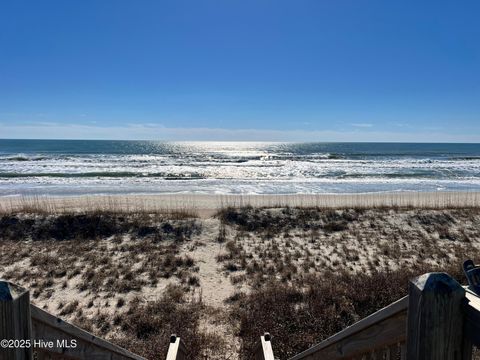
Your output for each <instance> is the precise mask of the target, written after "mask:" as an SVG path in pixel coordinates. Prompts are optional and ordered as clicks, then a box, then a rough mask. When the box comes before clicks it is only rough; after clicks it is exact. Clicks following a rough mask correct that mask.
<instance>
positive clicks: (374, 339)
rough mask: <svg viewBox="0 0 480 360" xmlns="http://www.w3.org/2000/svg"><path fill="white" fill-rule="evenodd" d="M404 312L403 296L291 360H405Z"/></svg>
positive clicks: (405, 304)
mask: <svg viewBox="0 0 480 360" xmlns="http://www.w3.org/2000/svg"><path fill="white" fill-rule="evenodd" d="M407 308H408V297H407V296H405V297H404V298H402V299H400V300H398V301H396V302H394V303H392V304H390V305H388V306H387V307H385V308H383V309H382V310H380V311H377V312H376V313H374V314H372V315H370V316H368V317H366V318H364V319H362V320H360V321H359V322H357V323H355V324H353V325H352V326H350V327H348V328H346V329H345V330H343V331H341V332H339V333H337V334H335V335H333V336H331V337H329V338H328V339H326V340H324V341H322V342H321V343H319V344H318V345H315V346H313V347H311V348H310V349H308V350H305V351H304V352H302V353H300V354H298V355H296V356H294V357H292V358H291V359H290V360H300V359H332V360H333V359H349V358H351V357H354V356H359V357H360V358H361V356H362V355H365V354H372V353H375V352H376V353H379V352H383V353H386V354H387V359H397V358H398V359H404V358H405V353H406V352H405V347H406V345H405V341H406V331H405V330H406V326H405V325H406V321H407ZM379 355H380V354H379ZM388 356H389V357H388ZM379 359H383V357H379Z"/></svg>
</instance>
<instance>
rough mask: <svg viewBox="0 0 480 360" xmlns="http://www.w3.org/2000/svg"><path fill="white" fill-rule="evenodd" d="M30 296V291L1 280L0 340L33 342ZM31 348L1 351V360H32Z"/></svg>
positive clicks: (16, 347) (2, 349)
mask: <svg viewBox="0 0 480 360" xmlns="http://www.w3.org/2000/svg"><path fill="white" fill-rule="evenodd" d="M31 334H32V330H31V324H30V295H29V293H28V290H26V289H24V288H21V287H20V286H17V285H15V284H12V283H10V282H8V281H4V280H0V340H4V341H5V340H23V341H31ZM31 359H32V349H31V347H19V346H15V347H12V348H6V347H3V346H2V348H1V349H0V360H31Z"/></svg>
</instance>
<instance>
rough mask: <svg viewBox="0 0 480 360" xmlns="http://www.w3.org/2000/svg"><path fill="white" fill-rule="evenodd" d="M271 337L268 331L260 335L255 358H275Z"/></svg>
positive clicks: (273, 359) (269, 359) (259, 359)
mask: <svg viewBox="0 0 480 360" xmlns="http://www.w3.org/2000/svg"><path fill="white" fill-rule="evenodd" d="M271 339H272V337H271V335H270V334H269V333H265V334H263V335H262V336H260V342H259V343H258V344H257V347H256V349H255V360H275V358H274V356H273V349H272V343H271Z"/></svg>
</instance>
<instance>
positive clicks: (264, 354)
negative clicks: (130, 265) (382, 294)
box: [0, 273, 480, 360]
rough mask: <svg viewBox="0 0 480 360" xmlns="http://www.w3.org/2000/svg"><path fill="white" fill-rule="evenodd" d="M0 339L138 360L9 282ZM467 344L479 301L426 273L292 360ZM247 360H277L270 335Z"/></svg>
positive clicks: (458, 353)
mask: <svg viewBox="0 0 480 360" xmlns="http://www.w3.org/2000/svg"><path fill="white" fill-rule="evenodd" d="M477 289H478V288H477ZM2 339H11V340H20V341H22V340H30V341H33V340H37V341H43V346H35V347H33V346H30V347H18V346H16V347H12V348H9V347H3V348H1V349H0V360H20V359H22V360H23V359H26V360H30V359H33V358H35V359H39V360H43V359H112V360H117V359H119V360H125V359H135V360H143V358H142V357H140V356H138V355H135V354H132V353H130V352H129V351H127V350H125V349H123V348H121V347H119V346H116V345H114V344H112V343H110V342H108V341H106V340H103V339H100V338H98V337H96V336H94V335H92V334H90V333H88V332H86V331H84V330H81V329H79V328H78V327H76V326H74V325H72V324H69V323H66V322H64V321H62V320H61V319H59V318H57V317H55V316H53V315H51V314H49V313H47V312H45V311H43V310H41V309H39V308H38V307H36V306H34V305H32V304H30V301H29V294H28V291H26V290H25V289H22V288H20V287H18V286H16V285H14V284H11V283H9V282H6V281H0V340H2ZM59 341H60V343H59ZM46 343H52V344H54V346H49V347H48V346H45V344H46ZM472 346H476V347H479V346H480V297H479V296H478V295H477V294H476V293H475V292H474V291H473V290H472V289H471V288H468V287H467V288H465V287H462V286H461V285H460V284H459V283H458V282H457V281H455V280H454V279H453V278H451V277H450V276H449V275H447V274H445V273H429V274H424V275H422V276H419V277H418V278H416V279H414V280H413V281H411V283H410V287H409V294H408V296H406V297H404V298H402V299H400V300H398V301H396V302H394V303H392V304H390V305H388V306H387V307H385V308H383V309H381V310H379V311H377V312H376V313H374V314H372V315H370V316H368V317H366V318H364V319H362V320H360V321H358V322H357V323H355V324H353V325H352V326H350V327H348V328H346V329H344V330H343V331H341V332H339V333H337V334H335V335H333V336H331V337H330V338H328V339H326V340H324V341H322V342H321V343H319V344H317V345H315V346H312V347H311V348H309V349H307V350H305V351H303V352H302V353H300V354H298V355H295V356H293V357H292V358H290V359H289V360H314V359H315V360H316V359H318V360H340V359H344V360H347V359H348V360H354V359H358V360H360V359H362V360H366V359H385V360H387V359H388V360H394V359H398V360H403V359H408V360H470V359H471V358H472ZM32 349H33V351H32ZM161 355H162V354H159V358H161ZM252 356H253V359H255V360H274V355H273V350H272V344H271V336H270V334H268V333H265V334H264V335H263V336H261V337H260V341H259V343H258V344H257V346H256V347H255V348H254V354H253V355H252ZM187 358H188V353H187V349H186V347H185V344H184V343H183V341H182V339H180V338H179V337H177V336H175V335H172V337H171V339H170V346H169V350H168V354H167V360H186V359H187Z"/></svg>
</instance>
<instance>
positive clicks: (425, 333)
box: [289, 273, 480, 360]
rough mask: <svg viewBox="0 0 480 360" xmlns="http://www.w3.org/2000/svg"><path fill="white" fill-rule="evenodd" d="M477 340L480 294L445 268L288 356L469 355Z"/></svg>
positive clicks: (330, 359)
mask: <svg viewBox="0 0 480 360" xmlns="http://www.w3.org/2000/svg"><path fill="white" fill-rule="evenodd" d="M473 345H475V346H479V345H480V298H479V296H478V295H477V294H475V293H474V292H473V291H471V290H470V289H469V288H464V287H462V286H461V285H460V284H459V283H458V282H457V281H455V280H454V279H453V278H451V277H450V276H449V275H447V274H445V273H429V274H424V275H422V276H419V277H418V278H416V279H414V280H413V281H412V282H411V283H410V287H409V295H408V296H406V297H404V298H402V299H400V300H398V301H396V302H394V303H392V304H390V305H388V306H387V307H385V308H383V309H381V310H380V311H377V312H376V313H374V314H372V315H370V316H368V317H366V318H364V319H362V320H360V321H359V322H357V323H355V324H353V325H352V326H350V327H348V328H346V329H344V330H343V331H341V332H339V333H337V334H335V335H333V336H332V337H330V338H328V339H326V340H324V341H322V342H321V343H319V344H317V345H315V346H312V347H311V348H309V349H307V350H305V351H304V352H302V353H300V354H298V355H296V356H294V357H292V358H290V359H289V360H313V359H319V360H320V359H321V360H337V359H349V360H353V359H389V360H390V359H399V360H403V359H408V360H427V359H428V360H443V359H444V360H447V359H448V360H450V359H451V360H467V359H468V360H470V359H471V358H472V346H473Z"/></svg>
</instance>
